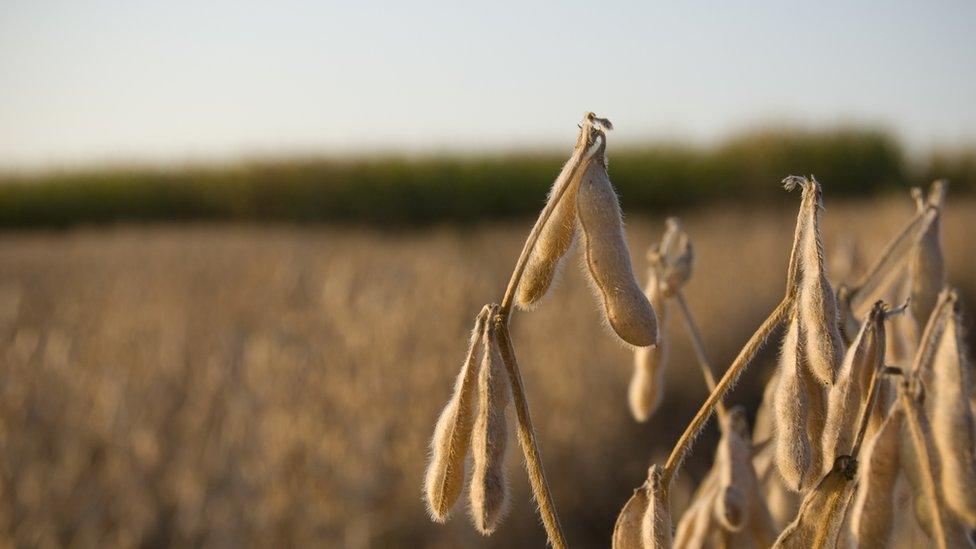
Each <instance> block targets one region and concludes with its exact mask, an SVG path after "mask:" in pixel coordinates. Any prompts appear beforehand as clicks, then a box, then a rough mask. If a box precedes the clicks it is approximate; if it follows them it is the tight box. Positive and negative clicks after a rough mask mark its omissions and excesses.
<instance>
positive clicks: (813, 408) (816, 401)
mask: <svg viewBox="0 0 976 549" xmlns="http://www.w3.org/2000/svg"><path fill="white" fill-rule="evenodd" d="M800 373H801V376H800V378H801V380H802V381H803V391H804V392H805V393H806V401H807V425H806V427H807V440H808V441H809V443H810V469H809V471H807V474H806V475H804V477H803V484H802V486H801V487H800V490H801V491H804V492H805V491H807V490H809V489H811V488H813V487H814V486H816V484H817V482H818V481H819V480H820V476H821V473H822V472H823V471H824V470H825V467H829V465H830V464H831V463H833V460H830V461H827V462H824V459H823V432H824V424H825V423H826V421H827V391H826V388H825V387H824V386H823V385H821V384H820V381H819V380H818V379H817V378H815V377H814V375H813V374H812V373H811V372H810V370H809V369H808V368H803V369H801V370H800Z"/></svg>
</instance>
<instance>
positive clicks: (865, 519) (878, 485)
mask: <svg viewBox="0 0 976 549" xmlns="http://www.w3.org/2000/svg"><path fill="white" fill-rule="evenodd" d="M903 419H904V412H903V411H902V409H901V407H897V406H896V407H895V408H894V409H892V411H891V413H890V414H888V417H887V419H885V421H884V424H883V425H882V426H881V429H880V430H878V432H877V433H876V434H875V435H874V437H873V438H871V439H870V440H869V441H868V443H867V444H866V445H865V446H864V450H863V451H862V454H861V455H862V456H863V457H862V458H861V461H860V467H859V470H858V487H857V495H856V496H855V498H854V503H853V505H852V509H851V515H852V517H851V533H852V534H853V536H854V541H855V542H856V543H857V546H858V547H867V548H870V547H877V548H879V549H880V548H883V547H887V546H888V538H889V536H890V535H891V529H892V524H893V519H894V511H895V508H894V502H895V487H896V485H897V482H898V471H899V467H900V459H899V454H900V449H899V448H900V445H901V436H902V422H903Z"/></svg>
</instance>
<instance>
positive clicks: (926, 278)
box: [908, 181, 947, 324]
mask: <svg viewBox="0 0 976 549" xmlns="http://www.w3.org/2000/svg"><path fill="white" fill-rule="evenodd" d="M946 186H947V184H946V182H945V181H936V182H935V183H932V188H931V190H930V191H929V196H928V199H926V200H924V201H923V200H922V198H921V191H919V190H918V189H913V191H915V192H914V193H913V194H915V195H916V201H917V204H918V212H919V213H920V214H921V213H923V212H924V211H925V210H926V208H931V209H933V210H934V211H935V214H934V216H933V217H932V218H931V221H930V222H929V223H928V225H927V226H926V227H925V230H924V231H923V232H922V234H921V235H919V237H918V238H917V240H916V241H915V243H914V246H913V247H912V251H911V254H910V255H909V259H908V272H909V273H910V279H911V290H912V294H911V295H912V302H911V305H912V314H913V316H914V317H915V320H916V322H918V323H919V324H924V323H925V321H926V320H928V318H929V315H930V314H931V313H932V309H933V308H935V303H936V301H937V300H938V298H939V293H940V292H942V290H943V288H945V284H946V267H945V258H944V257H943V254H942V243H941V242H940V234H939V233H940V232H941V231H940V226H941V217H942V208H943V206H944V204H945V193H946Z"/></svg>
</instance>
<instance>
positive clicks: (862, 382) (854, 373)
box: [823, 301, 885, 463]
mask: <svg viewBox="0 0 976 549" xmlns="http://www.w3.org/2000/svg"><path fill="white" fill-rule="evenodd" d="M884 314H885V309H884V304H883V303H882V302H880V301H879V302H877V303H875V305H874V307H873V308H872V309H871V313H870V314H869V315H868V318H867V319H866V320H865V322H864V323H863V324H862V325H861V331H860V332H858V334H857V337H856V338H855V339H854V342H853V344H852V345H851V348H850V350H849V351H848V352H847V355H846V356H845V357H844V363H843V365H842V366H841V369H840V372H839V373H838V376H837V382H836V383H835V384H834V385H833V386H831V388H830V393H829V397H828V403H827V422H826V424H825V425H824V435H823V458H824V463H833V461H834V458H836V457H838V456H840V455H843V454H849V453H850V452H851V444H852V443H853V442H854V436H855V434H856V432H857V428H858V418H860V417H861V409H862V407H863V406H864V405H865V404H867V398H868V393H869V392H870V390H871V381H872V374H873V372H876V371H880V370H881V368H883V367H884V349H885V326H884Z"/></svg>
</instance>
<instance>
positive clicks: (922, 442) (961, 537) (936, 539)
mask: <svg viewBox="0 0 976 549" xmlns="http://www.w3.org/2000/svg"><path fill="white" fill-rule="evenodd" d="M899 403H900V405H901V406H902V408H903V410H904V412H905V421H904V425H903V431H902V432H903V442H902V445H901V453H900V456H899V459H900V460H901V465H902V471H904V473H905V478H906V479H907V480H908V484H909V485H910V486H911V487H912V496H913V505H912V506H913V508H914V510H915V518H916V519H917V520H918V525H919V526H920V527H921V529H922V531H923V532H924V533H925V535H926V536H928V538H929V540H930V541H931V542H932V543H933V544H934V545H935V546H936V547H939V548H940V549H945V548H948V547H972V543H971V541H970V540H969V534H968V532H967V531H966V527H965V526H964V525H963V524H962V523H961V522H960V521H959V520H957V519H956V518H955V516H954V515H952V514H951V513H950V512H949V510H948V509H947V508H946V507H945V501H944V496H943V494H942V489H941V486H939V484H938V482H936V479H938V478H939V476H940V471H939V469H940V467H939V463H938V461H937V459H936V456H935V452H934V451H933V448H932V429H931V426H930V425H929V423H928V419H927V418H926V416H925V412H924V410H923V408H922V406H921V405H919V404H918V403H917V402H916V400H915V397H914V396H909V395H908V394H906V393H905V392H904V391H903V392H902V394H901V395H900V396H899Z"/></svg>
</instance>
